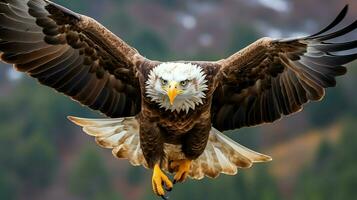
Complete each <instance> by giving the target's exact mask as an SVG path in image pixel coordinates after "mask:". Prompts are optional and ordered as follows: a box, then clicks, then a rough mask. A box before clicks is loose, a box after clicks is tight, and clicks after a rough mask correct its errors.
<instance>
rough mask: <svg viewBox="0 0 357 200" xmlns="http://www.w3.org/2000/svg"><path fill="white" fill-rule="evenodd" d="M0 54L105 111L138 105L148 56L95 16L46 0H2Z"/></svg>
mask: <svg viewBox="0 0 357 200" xmlns="http://www.w3.org/2000/svg"><path fill="white" fill-rule="evenodd" d="M0 60H1V61H4V62H7V63H10V64H13V65H14V67H15V68H16V69H17V70H18V71H21V72H25V73H26V74H28V75H29V76H31V77H34V78H36V79H37V80H38V81H39V82H40V83H41V84H43V85H46V86H49V87H51V88H54V89H55V90H57V91H58V92H61V93H63V94H66V95H68V96H70V97H71V98H72V99H74V100H76V101H78V102H80V103H81V104H83V105H86V106H88V107H90V108H91V109H94V110H98V111H100V112H102V113H104V114H106V115H107V116H109V117H129V116H133V115H135V114H137V113H138V112H139V111H140V109H141V91H140V86H139V80H138V78H137V76H136V66H139V65H140V64H141V63H144V62H146V63H149V62H150V61H149V60H148V59H146V58H144V57H143V56H141V55H140V54H139V53H138V52H137V51H136V50H135V49H134V48H133V47H131V46H129V45H128V44H126V43H125V42H124V41H123V40H121V39H120V38H119V37H117V36H115V35H114V34H113V33H112V32H110V31H109V30H108V29H106V28H105V27H104V26H103V25H101V24H100V23H98V22H97V21H95V20H94V19H92V18H90V17H87V16H85V15H80V14H77V13H75V12H73V11H70V10H68V9H66V8H64V7H62V6H59V5H57V4H55V3H53V2H51V1H48V0H0Z"/></svg>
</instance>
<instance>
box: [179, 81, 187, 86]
mask: <svg viewBox="0 0 357 200" xmlns="http://www.w3.org/2000/svg"><path fill="white" fill-rule="evenodd" d="M188 82H189V80H184V81H181V82H180V85H181V87H186V86H187V84H188Z"/></svg>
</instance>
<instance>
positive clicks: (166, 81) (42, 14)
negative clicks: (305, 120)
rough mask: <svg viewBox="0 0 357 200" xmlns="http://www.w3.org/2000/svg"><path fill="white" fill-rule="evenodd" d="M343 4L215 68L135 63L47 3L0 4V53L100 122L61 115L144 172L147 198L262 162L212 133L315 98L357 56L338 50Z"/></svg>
mask: <svg viewBox="0 0 357 200" xmlns="http://www.w3.org/2000/svg"><path fill="white" fill-rule="evenodd" d="M347 10H348V6H346V7H345V8H344V9H343V10H342V11H341V13H340V14H339V15H338V17H337V18H336V19H335V20H334V21H333V22H332V23H331V24H330V25H329V26H327V27H326V28H325V29H323V30H322V31H320V32H318V33H316V34H313V35H311V36H307V37H301V38H294V39H282V40H274V39H271V38H262V39H260V40H258V41H256V42H254V43H253V44H251V45H249V46H248V47H246V48H245V49H243V50H241V51H239V52H237V53H236V54H234V55H232V56H230V57H228V58H226V59H222V60H219V61H215V62H204V61H201V62H196V61H194V62H189V61H183V62H159V61H152V60H149V59H147V58H145V57H143V56H141V55H140V54H139V53H138V51H137V50H135V49H134V48H132V47H130V46H129V45H128V44H126V43H125V42H124V41H123V40H121V39H120V38H118V37H117V36H115V35H114V34H113V33H112V32H110V31H109V30H108V29H106V28H105V27H104V26H102V25H101V24H100V23H98V22H97V21H95V20H93V19H92V18H89V17H87V16H84V15H80V14H77V13H75V12H73V11H70V10H68V9H66V8H64V7H62V6H59V5H57V4H55V3H53V2H50V1H47V0H0V55H1V60H2V61H4V62H7V63H11V64H13V65H14V67H15V68H16V69H17V70H18V71H21V72H25V73H27V74H28V75H29V76H32V77H34V78H36V79H37V80H38V81H39V82H40V83H42V84H44V85H47V86H49V87H52V88H54V89H55V90H57V91H58V92H61V93H64V94H66V95H68V96H70V97H71V98H72V99H73V100H76V101H78V102H80V103H81V104H83V105H86V106H88V107H90V108H91V109H93V110H99V111H100V112H102V113H104V114H105V115H106V116H108V117H110V118H108V119H83V118H76V117H69V118H70V120H72V121H73V122H74V123H76V124H78V125H80V126H82V127H83V130H84V131H85V132H86V133H88V134H89V135H91V136H94V137H95V139H96V142H97V143H98V144H99V145H100V146H103V147H105V148H111V149H113V151H112V152H113V155H114V156H116V157H118V158H126V159H128V160H129V161H130V162H131V164H133V165H143V166H145V167H148V168H151V169H153V177H152V186H153V191H154V192H155V193H156V194H157V195H159V196H162V197H164V198H165V196H164V195H165V189H166V190H171V189H172V186H173V184H172V182H171V181H170V180H169V179H168V178H167V176H166V175H165V174H164V172H163V170H164V171H167V172H173V173H175V176H174V182H182V181H184V180H185V179H186V177H187V176H188V177H191V178H194V179H202V178H203V177H204V176H209V177H217V176H218V175H219V174H220V173H225V174H229V175H234V174H236V173H237V168H246V167H250V166H251V165H252V164H253V163H255V162H265V161H270V160H271V158H270V157H269V156H266V155H263V154H259V153H257V152H254V151H252V150H250V149H247V148H246V147H243V146H241V145H239V144H238V143H236V142H234V141H233V140H231V139H229V138H228V137H227V136H225V135H223V134H222V132H223V131H225V130H232V129H238V128H240V127H245V126H254V125H259V124H262V123H268V122H273V121H275V120H278V119H280V118H281V117H282V116H284V115H289V114H291V113H294V112H297V111H300V110H301V109H302V106H303V104H305V103H307V102H309V101H316V100H321V99H322V98H323V96H324V94H325V88H328V87H333V86H335V84H336V80H335V78H336V76H340V75H343V74H345V73H346V68H345V67H344V65H345V64H347V63H349V62H352V61H354V60H355V59H356V58H357V54H356V52H354V53H353V52H352V53H349V52H351V50H356V47H357V41H356V40H354V41H346V42H340V43H334V42H331V41H330V40H331V39H335V38H341V37H343V36H344V35H345V34H347V33H349V32H352V31H354V30H355V29H356V27H357V22H356V21H355V22H353V23H352V24H351V25H349V26H346V27H344V28H342V29H339V30H334V28H335V26H336V25H338V24H340V22H341V21H342V20H343V19H344V17H345V16H346V13H347Z"/></svg>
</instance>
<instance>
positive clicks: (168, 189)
mask: <svg viewBox="0 0 357 200" xmlns="http://www.w3.org/2000/svg"><path fill="white" fill-rule="evenodd" d="M162 185H163V186H164V189H165V190H166V191H167V192H171V191H172V187H171V188H170V187H167V185H166V184H165V182H162Z"/></svg>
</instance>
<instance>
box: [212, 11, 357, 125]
mask: <svg viewBox="0 0 357 200" xmlns="http://www.w3.org/2000/svg"><path fill="white" fill-rule="evenodd" d="M347 10H348V7H347V6H346V7H345V8H344V9H343V10H342V12H341V13H340V14H339V15H338V17H337V18H336V19H335V20H334V21H333V22H332V23H331V24H330V25H329V26H327V27H326V28H325V29H323V30H322V31H320V32H319V33H317V34H314V35H311V36H308V37H304V38H298V39H286V40H272V39H269V38H263V39H260V40H258V41H257V42H255V43H253V44H252V45H250V46H248V47H247V48H245V49H243V50H242V51H240V52H238V53H236V54H234V55H233V56H231V57H229V58H227V59H225V60H221V61H218V63H219V64H220V65H221V71H220V76H219V77H220V80H219V81H220V83H219V86H218V87H217V89H216V92H215V94H214V99H213V104H212V123H213V126H214V127H216V128H217V129H219V130H220V131H224V130H230V129H236V128H240V127H244V126H254V125H258V124H262V123H266V122H273V121H275V120H277V119H280V118H281V116H282V115H289V114H291V113H294V112H297V111H300V110H301V109H302V105H303V104H305V103H307V102H308V101H310V100H312V101H316V100H320V99H322V98H323V96H324V93H325V90H324V89H325V88H328V87H333V86H335V85H336V80H335V77H336V76H340V75H343V74H345V73H346V68H345V67H344V66H343V65H345V64H347V63H349V62H351V61H353V60H355V59H356V58H357V54H356V52H354V53H351V52H350V53H348V52H347V51H348V50H356V48H357V41H356V40H354V41H351V42H344V43H332V42H327V41H326V40H330V39H334V38H337V37H340V36H343V35H345V34H347V33H349V32H351V31H353V30H355V29H356V28H357V21H355V22H354V23H352V24H351V25H349V26H347V27H345V28H343V29H341V30H338V31H335V32H331V31H330V30H331V29H332V28H334V27H335V26H336V25H337V24H339V23H340V22H341V21H342V19H343V18H344V17H345V15H346V13H347ZM328 31H330V32H331V33H327V32H328Z"/></svg>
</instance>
